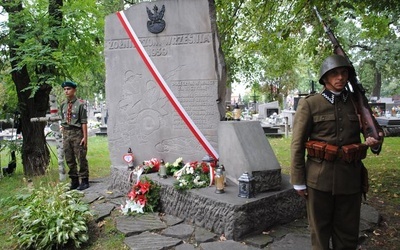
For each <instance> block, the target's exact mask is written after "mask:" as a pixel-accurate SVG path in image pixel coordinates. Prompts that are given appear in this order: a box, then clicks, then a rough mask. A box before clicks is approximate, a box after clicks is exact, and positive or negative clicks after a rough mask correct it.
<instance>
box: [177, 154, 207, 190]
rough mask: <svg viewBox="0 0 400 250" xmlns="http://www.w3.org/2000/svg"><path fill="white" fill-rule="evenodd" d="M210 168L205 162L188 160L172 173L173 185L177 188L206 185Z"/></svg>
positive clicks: (184, 188) (185, 188) (183, 188)
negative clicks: (174, 178) (174, 179)
mask: <svg viewBox="0 0 400 250" xmlns="http://www.w3.org/2000/svg"><path fill="white" fill-rule="evenodd" d="M209 172H210V168H209V166H208V164H207V163H205V162H200V163H199V162H197V161H195V162H189V163H186V164H185V165H184V166H183V168H181V169H180V170H178V171H176V172H175V173H174V177H176V181H175V182H174V187H175V188H176V189H178V190H187V189H192V188H202V187H207V186H208V185H209V183H210V175H209Z"/></svg>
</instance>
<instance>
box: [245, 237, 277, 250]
mask: <svg viewBox="0 0 400 250" xmlns="http://www.w3.org/2000/svg"><path fill="white" fill-rule="evenodd" d="M273 241H274V238H273V237H271V236H270V235H267V234H260V235H254V236H250V237H248V238H246V239H244V242H245V243H247V244H248V245H251V246H254V247H258V248H264V247H266V246H267V245H268V244H270V243H272V242H273Z"/></svg>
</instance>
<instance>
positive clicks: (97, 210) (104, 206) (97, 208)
mask: <svg viewBox="0 0 400 250" xmlns="http://www.w3.org/2000/svg"><path fill="white" fill-rule="evenodd" d="M114 209H115V205H114V204H111V203H108V202H107V203H96V204H92V206H91V210H93V212H94V214H95V221H96V222H99V221H101V220H102V219H104V218H105V217H107V216H109V215H110V214H111V212H112V211H113V210H114Z"/></svg>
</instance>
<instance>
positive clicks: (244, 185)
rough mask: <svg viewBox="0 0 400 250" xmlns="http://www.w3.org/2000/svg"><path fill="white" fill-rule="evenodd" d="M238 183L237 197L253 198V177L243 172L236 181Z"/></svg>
mask: <svg viewBox="0 0 400 250" xmlns="http://www.w3.org/2000/svg"><path fill="white" fill-rule="evenodd" d="M238 181H239V194H238V196H239V197H242V198H253V197H255V194H254V177H252V176H251V175H250V174H249V173H248V172H247V171H246V172H244V173H243V174H242V175H241V176H240V177H239V179H238Z"/></svg>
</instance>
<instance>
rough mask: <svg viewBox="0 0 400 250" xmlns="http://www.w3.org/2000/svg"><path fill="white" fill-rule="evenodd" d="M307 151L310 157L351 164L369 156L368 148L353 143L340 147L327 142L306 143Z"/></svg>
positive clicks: (311, 141)
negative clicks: (340, 160) (337, 160)
mask: <svg viewBox="0 0 400 250" xmlns="http://www.w3.org/2000/svg"><path fill="white" fill-rule="evenodd" d="M306 149H307V154H308V156H309V157H314V158H319V159H321V160H327V161H334V160H336V159H342V160H344V161H346V162H348V163H350V162H353V161H359V160H362V159H364V158H365V157H366V156H367V149H368V146H367V145H365V144H363V143H353V144H349V145H344V146H341V147H339V146H335V145H332V144H328V143H326V142H321V141H314V140H310V141H308V142H306Z"/></svg>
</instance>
